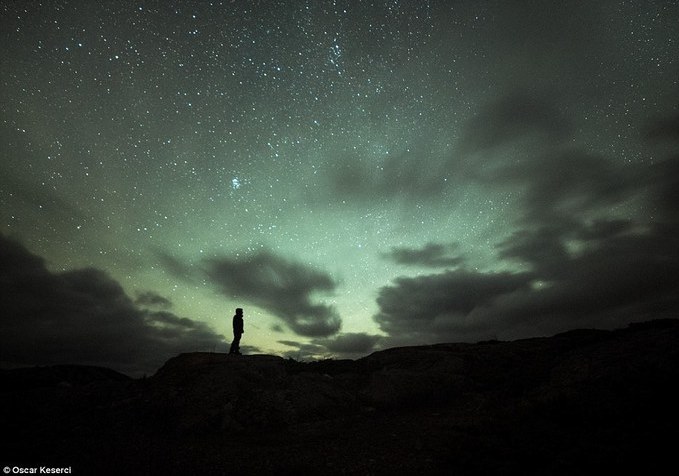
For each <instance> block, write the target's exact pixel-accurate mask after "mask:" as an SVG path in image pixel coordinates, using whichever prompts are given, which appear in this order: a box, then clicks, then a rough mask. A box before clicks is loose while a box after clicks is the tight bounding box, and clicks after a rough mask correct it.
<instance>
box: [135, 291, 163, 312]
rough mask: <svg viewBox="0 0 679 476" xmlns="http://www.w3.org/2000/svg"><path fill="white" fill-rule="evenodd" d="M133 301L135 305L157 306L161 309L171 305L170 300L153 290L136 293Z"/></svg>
mask: <svg viewBox="0 0 679 476" xmlns="http://www.w3.org/2000/svg"><path fill="white" fill-rule="evenodd" d="M134 303H135V304H136V305H137V306H146V307H159V308H162V309H167V308H170V307H172V301H170V300H169V299H167V298H166V297H163V296H161V295H160V294H158V293H155V292H153V291H145V292H142V293H137V298H136V299H135V300H134Z"/></svg>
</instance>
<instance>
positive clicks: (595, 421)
mask: <svg viewBox="0 0 679 476" xmlns="http://www.w3.org/2000/svg"><path fill="white" fill-rule="evenodd" d="M1 377H2V390H1V392H0V399H1V400H0V412H1V414H0V415H1V416H2V422H3V432H4V434H5V437H6V438H5V440H8V443H6V444H4V445H3V449H2V451H1V453H0V458H1V461H0V463H2V465H3V466H9V467H10V468H11V467H13V466H17V467H39V466H40V465H47V466H52V467H58V466H68V467H71V468H72V472H73V474H207V475H211V474H225V475H227V474H228V475H234V474H277V475H280V474H366V475H367V474H457V475H466V474H540V475H543V474H568V475H574V474H601V473H604V474H614V473H616V472H621V471H624V472H625V473H626V474H630V472H635V471H639V472H643V473H644V474H655V473H657V474H660V473H661V471H660V469H661V468H663V467H664V465H666V464H669V463H670V462H673V452H674V438H673V436H672V435H673V434H674V432H675V430H676V428H677V424H678V423H679V410H678V408H679V407H678V405H677V402H679V398H678V397H679V390H677V389H676V387H677V386H676V384H675V383H676V382H677V380H678V377H679V321H677V320H664V321H652V322H648V323H643V324H636V325H632V326H630V327H628V328H626V329H621V330H616V331H598V330H578V331H571V332H567V333H564V334H559V335H557V336H554V337H550V338H536V339H526V340H518V341H513V342H497V341H491V342H482V343H477V344H439V345H433V346H420V347H408V348H395V349H389V350H385V351H382V352H377V353H374V354H372V355H370V356H368V357H365V358H363V359H360V360H357V361H334V360H329V361H321V362H310V363H300V362H295V361H292V360H285V359H282V358H280V357H274V356H267V355H252V356H229V355H225V354H211V353H192V354H182V355H179V356H177V357H175V358H173V359H171V360H169V361H168V362H167V363H166V364H165V365H164V366H163V367H162V368H161V369H160V370H159V371H158V372H157V373H156V374H155V375H154V376H153V377H151V378H148V379H141V380H133V379H129V378H126V377H125V376H123V375H121V374H118V373H116V372H113V371H110V370H107V369H97V368H91V367H78V366H62V367H49V368H40V369H19V370H12V371H3V372H2V374H1Z"/></svg>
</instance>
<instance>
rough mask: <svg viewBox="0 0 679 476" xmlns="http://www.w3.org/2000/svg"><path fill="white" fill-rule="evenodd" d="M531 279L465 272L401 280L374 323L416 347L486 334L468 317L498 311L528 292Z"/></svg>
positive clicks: (389, 289) (382, 295)
mask: <svg viewBox="0 0 679 476" xmlns="http://www.w3.org/2000/svg"><path fill="white" fill-rule="evenodd" d="M531 280H532V275H531V274H529V273H518V274H511V273H488V274H484V273H478V272H470V271H466V270H455V271H447V272H444V273H441V274H434V275H427V276H419V277H415V278H405V277H401V278H398V279H396V280H395V282H394V284H393V285H391V286H386V287H383V288H382V289H381V290H380V292H379V295H378V298H377V304H378V305H379V307H380V312H379V313H378V314H377V315H376V316H375V317H374V319H375V321H376V322H377V323H378V325H379V326H380V328H381V329H382V331H384V332H385V333H387V334H388V335H390V336H392V337H399V338H400V339H403V340H408V341H411V342H436V341H440V340H447V339H453V338H460V337H463V336H465V334H467V333H468V332H470V331H472V330H474V331H478V329H480V328H484V326H485V323H483V325H479V324H481V323H474V322H470V320H469V319H468V316H469V315H470V314H471V313H472V312H474V311H476V310H478V309H487V308H490V307H492V306H494V305H495V303H496V301H497V299H498V298H500V297H502V296H506V295H508V294H511V293H514V292H517V291H520V290H525V289H527V288H528V286H529V285H530V282H531Z"/></svg>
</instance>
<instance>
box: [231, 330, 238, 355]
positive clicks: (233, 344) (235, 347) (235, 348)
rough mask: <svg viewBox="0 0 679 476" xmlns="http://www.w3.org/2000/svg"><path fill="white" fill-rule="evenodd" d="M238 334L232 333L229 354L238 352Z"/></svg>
mask: <svg viewBox="0 0 679 476" xmlns="http://www.w3.org/2000/svg"><path fill="white" fill-rule="evenodd" d="M240 336H241V335H240V334H238V333H235V334H234V335H233V342H231V349H229V354H238V353H240Z"/></svg>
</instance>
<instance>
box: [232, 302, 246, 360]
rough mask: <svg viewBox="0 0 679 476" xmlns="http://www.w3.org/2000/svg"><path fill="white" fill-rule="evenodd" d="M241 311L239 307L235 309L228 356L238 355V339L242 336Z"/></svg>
mask: <svg viewBox="0 0 679 476" xmlns="http://www.w3.org/2000/svg"><path fill="white" fill-rule="evenodd" d="M243 332H245V331H244V330H243V309H241V308H240V307H239V308H237V309H236V315H235V316H233V342H231V349H229V354H237V355H240V338H241V336H242V335H243Z"/></svg>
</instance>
